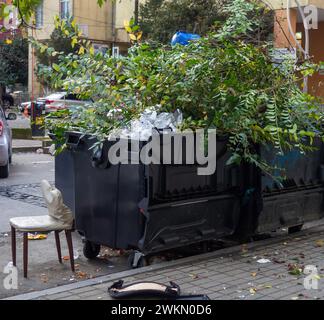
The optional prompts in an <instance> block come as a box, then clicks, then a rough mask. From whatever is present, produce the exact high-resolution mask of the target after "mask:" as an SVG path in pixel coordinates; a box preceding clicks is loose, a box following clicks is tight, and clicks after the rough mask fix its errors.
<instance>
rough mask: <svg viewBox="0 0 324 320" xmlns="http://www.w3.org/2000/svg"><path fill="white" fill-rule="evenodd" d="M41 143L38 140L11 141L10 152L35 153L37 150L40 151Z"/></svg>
mask: <svg viewBox="0 0 324 320" xmlns="http://www.w3.org/2000/svg"><path fill="white" fill-rule="evenodd" d="M42 147H43V144H42V141H39V140H22V139H13V140H12V150H13V152H14V153H17V152H35V151H37V150H38V149H42Z"/></svg>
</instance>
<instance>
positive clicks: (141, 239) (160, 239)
mask: <svg viewBox="0 0 324 320" xmlns="http://www.w3.org/2000/svg"><path fill="white" fill-rule="evenodd" d="M95 143H96V140H95V139H93V138H91V137H87V136H82V135H81V134H79V133H73V132H70V133H69V134H68V139H67V145H68V150H67V152H70V154H71V155H72V157H73V172H74V212H75V222H76V229H77V230H78V231H79V232H80V233H82V234H83V235H84V237H85V239H86V241H85V247H84V252H85V255H86V256H87V257H88V258H92V257H94V256H96V255H97V254H98V252H99V250H100V245H106V246H109V247H111V248H114V249H134V254H132V255H131V256H130V265H131V266H133V267H136V266H140V265H141V263H142V261H143V256H145V255H149V254H152V253H156V252H160V251H164V250H167V249H171V248H177V247H181V246H186V245H189V244H193V243H199V242H203V241H208V240H212V239H219V238H221V237H224V236H228V235H231V234H232V233H233V232H234V230H235V229H236V227H237V223H238V217H239V212H240V196H239V189H240V178H239V173H240V170H239V169H238V168H236V167H229V166H226V165H225V163H226V161H227V160H228V158H229V156H230V155H229V153H228V152H227V150H226V143H227V141H222V140H220V141H218V142H217V143H218V149H217V150H218V152H217V153H218V156H217V158H218V159H217V170H216V173H215V174H214V175H211V176H198V175H197V165H143V164H138V165H135V164H119V165H111V164H110V162H109V161H108V157H107V155H108V150H109V148H111V147H112V146H113V144H114V143H115V142H111V141H106V142H105V143H104V144H103V146H102V148H101V149H100V150H97V149H94V148H92V147H93V145H94V144H95ZM129 156H130V154H129ZM58 164H59V162H58ZM62 164H63V163H62ZM61 172H63V171H61ZM66 190H67V189H64V188H63V190H62V192H63V196H65V192H66Z"/></svg>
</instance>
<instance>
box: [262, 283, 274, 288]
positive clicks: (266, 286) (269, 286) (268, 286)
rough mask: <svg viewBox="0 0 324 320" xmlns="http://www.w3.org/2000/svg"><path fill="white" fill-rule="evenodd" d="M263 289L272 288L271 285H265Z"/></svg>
mask: <svg viewBox="0 0 324 320" xmlns="http://www.w3.org/2000/svg"><path fill="white" fill-rule="evenodd" d="M263 288H265V289H271V288H272V285H271V284H267V285H265V286H263Z"/></svg>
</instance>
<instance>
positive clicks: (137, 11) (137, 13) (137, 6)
mask: <svg viewBox="0 0 324 320" xmlns="http://www.w3.org/2000/svg"><path fill="white" fill-rule="evenodd" d="M134 14H135V24H136V25H138V21H139V0H135V12H134Z"/></svg>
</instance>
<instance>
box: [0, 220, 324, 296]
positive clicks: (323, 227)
mask: <svg viewBox="0 0 324 320" xmlns="http://www.w3.org/2000/svg"><path fill="white" fill-rule="evenodd" d="M323 231H324V225H321V226H317V227H314V228H310V229H307V230H304V231H301V232H298V233H296V234H293V235H286V234H285V235H282V236H278V237H276V238H270V239H266V240H260V241H256V242H252V243H248V244H246V249H257V248H259V247H262V246H266V245H270V244H277V243H280V242H282V241H283V240H287V239H291V238H296V237H298V236H304V235H311V234H314V233H318V232H323ZM241 249H242V245H237V246H234V247H229V248H224V249H220V250H217V251H214V252H209V253H205V254H201V255H195V256H191V257H187V258H183V259H179V260H174V261H168V262H163V263H159V264H156V265H153V266H148V267H143V268H140V269H134V270H127V271H122V272H118V273H114V274H110V275H107V276H102V277H98V278H94V279H89V280H84V281H80V282H76V283H71V284H67V285H63V286H58V287H56V288H50V289H45V290H41V291H35V292H30V293H25V294H21V295H17V296H13V297H9V298H5V299H2V300H32V299H37V298H41V297H45V296H48V295H53V294H57V293H62V292H65V291H69V290H74V289H80V288H84V287H88V286H94V285H98V284H102V283H105V282H113V281H117V280H120V279H125V278H128V277H131V276H135V275H138V274H141V273H147V272H152V271H158V270H162V269H169V268H172V267H175V266H179V265H185V264H190V263H193V262H197V261H203V260H207V259H210V258H218V257H221V256H224V255H229V254H234V253H237V252H240V251H241Z"/></svg>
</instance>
